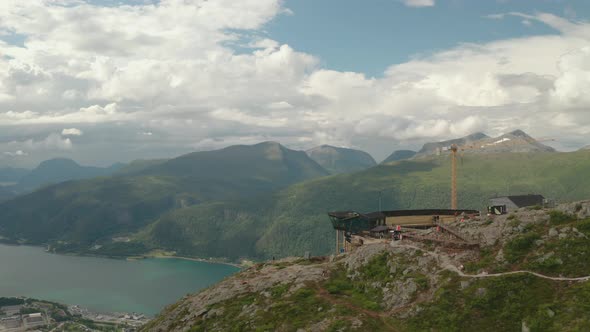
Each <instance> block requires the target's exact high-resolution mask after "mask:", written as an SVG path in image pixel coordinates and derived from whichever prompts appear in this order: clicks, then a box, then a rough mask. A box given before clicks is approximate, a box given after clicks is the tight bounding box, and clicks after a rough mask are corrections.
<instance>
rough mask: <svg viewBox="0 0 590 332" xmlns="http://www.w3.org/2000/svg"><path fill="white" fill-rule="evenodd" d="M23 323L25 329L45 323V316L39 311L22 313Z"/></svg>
mask: <svg viewBox="0 0 590 332" xmlns="http://www.w3.org/2000/svg"><path fill="white" fill-rule="evenodd" d="M23 323H24V325H25V328H27V329H30V328H33V327H39V326H44V325H47V322H46V321H45V318H44V317H43V315H42V314H41V313H40V312H37V313H33V314H28V315H23Z"/></svg>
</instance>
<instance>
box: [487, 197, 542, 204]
mask: <svg viewBox="0 0 590 332" xmlns="http://www.w3.org/2000/svg"><path fill="white" fill-rule="evenodd" d="M495 198H508V199H509V200H511V201H512V203H514V205H516V206H518V207H526V206H534V205H539V204H543V200H544V199H545V197H543V195H515V196H504V197H495Z"/></svg>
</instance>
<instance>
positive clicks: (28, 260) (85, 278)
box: [0, 245, 238, 315]
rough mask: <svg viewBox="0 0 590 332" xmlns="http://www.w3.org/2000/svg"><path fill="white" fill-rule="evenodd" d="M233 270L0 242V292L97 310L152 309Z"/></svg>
mask: <svg viewBox="0 0 590 332" xmlns="http://www.w3.org/2000/svg"><path fill="white" fill-rule="evenodd" d="M237 271H238V268H236V267H233V266H229V265H223V264H212V263H205V262H194V261H187V260H182V259H144V260H138V261H124V260H115V259H105V258H96V257H79V256H64V255H55V254H49V253H46V252H45V251H44V250H43V249H42V248H37V247H26V246H7V245H0V297H1V296H27V297H32V298H38V299H43V300H50V301H55V302H60V303H64V304H78V305H81V306H83V307H86V308H89V309H91V310H94V311H100V312H116V311H124V312H138V313H144V314H147V315H154V314H156V313H158V312H159V311H160V310H162V309H163V308H164V307H165V306H166V305H168V304H171V303H174V302H176V301H177V300H179V299H180V298H181V297H182V296H184V295H186V294H189V293H194V292H196V291H198V290H200V289H203V288H205V287H208V286H209V285H212V284H214V283H216V282H218V281H220V280H221V279H223V278H224V277H226V276H229V275H231V274H233V273H235V272H237Z"/></svg>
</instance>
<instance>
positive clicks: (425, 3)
mask: <svg viewBox="0 0 590 332" xmlns="http://www.w3.org/2000/svg"><path fill="white" fill-rule="evenodd" d="M401 1H402V2H403V3H404V5H406V6H408V7H432V6H434V5H435V4H436V3H435V0H401Z"/></svg>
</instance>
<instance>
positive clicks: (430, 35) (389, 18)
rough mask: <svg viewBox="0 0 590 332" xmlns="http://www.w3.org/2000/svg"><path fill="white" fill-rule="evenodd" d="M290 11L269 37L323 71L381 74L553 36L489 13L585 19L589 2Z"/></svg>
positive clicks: (455, 0)
mask: <svg viewBox="0 0 590 332" xmlns="http://www.w3.org/2000/svg"><path fill="white" fill-rule="evenodd" d="M286 7H288V8H289V9H291V10H292V11H293V15H282V16H279V17H278V18H276V19H275V20H273V21H272V22H271V23H270V24H269V25H268V28H267V30H268V34H269V36H270V37H271V38H273V39H276V40H280V41H281V42H283V43H287V44H289V45H291V46H293V47H294V48H296V49H298V50H301V51H304V52H307V53H311V54H316V55H318V56H319V57H320V58H321V59H322V64H323V65H324V66H326V67H327V68H330V69H334V70H341V71H356V72H363V73H366V74H367V75H369V76H381V75H382V74H383V72H384V70H385V69H386V68H388V67H389V66H390V65H392V64H398V63H401V62H404V61H407V60H409V59H410V58H411V57H412V56H414V55H420V54H429V53H432V52H435V51H439V50H443V49H447V48H451V47H453V46H456V45H457V44H459V43H481V42H489V41H493V40H498V39H507V38H517V37H525V36H532V35H544V34H558V31H556V30H554V29H552V28H550V27H548V26H546V25H544V24H541V23H538V22H531V25H530V26H528V25H525V24H523V22H522V21H523V20H522V19H519V18H509V19H506V20H502V21H498V20H492V19H489V18H486V16H488V15H492V14H499V13H508V12H522V13H527V14H534V13H537V12H546V13H554V14H556V15H559V16H566V17H571V18H575V19H580V20H588V19H589V16H590V1H584V0H577V1H575V0H574V1H561V0H505V1H500V0H498V1H496V0H438V1H437V2H436V5H435V6H432V7H418V8H417V7H408V6H406V5H404V4H403V3H402V2H401V1H396V0H365V1H360V0H287V1H286Z"/></svg>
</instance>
